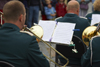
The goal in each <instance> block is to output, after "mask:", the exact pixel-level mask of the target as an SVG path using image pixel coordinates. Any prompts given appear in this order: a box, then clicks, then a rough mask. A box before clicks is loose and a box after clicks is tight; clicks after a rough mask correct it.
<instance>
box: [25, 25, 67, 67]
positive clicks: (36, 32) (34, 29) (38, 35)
mask: <svg viewBox="0 0 100 67" xmlns="http://www.w3.org/2000/svg"><path fill="white" fill-rule="evenodd" d="M24 30H25V31H29V32H30V33H32V34H33V35H34V36H36V38H37V41H38V42H39V40H40V41H42V42H43V43H44V44H46V45H48V46H49V47H50V48H52V49H53V50H54V51H55V52H57V53H58V54H59V55H61V56H62V57H63V58H64V59H66V60H67V63H66V64H65V65H64V66H61V65H59V64H58V63H56V62H54V61H53V60H52V59H50V58H49V57H47V56H46V55H44V54H43V55H44V56H45V57H46V58H47V59H49V60H50V61H52V62H53V63H55V64H56V65H57V66H59V67H65V66H67V65H68V63H69V60H68V59H67V58H66V57H65V56H64V55H62V54H61V53H60V52H58V51H57V50H56V49H55V48H53V47H52V46H50V45H49V44H48V43H47V42H45V41H43V40H42V39H41V37H42V36H43V29H42V27H40V26H39V25H35V26H32V27H31V28H30V29H29V28H28V27H24ZM38 39H39V40H38Z"/></svg>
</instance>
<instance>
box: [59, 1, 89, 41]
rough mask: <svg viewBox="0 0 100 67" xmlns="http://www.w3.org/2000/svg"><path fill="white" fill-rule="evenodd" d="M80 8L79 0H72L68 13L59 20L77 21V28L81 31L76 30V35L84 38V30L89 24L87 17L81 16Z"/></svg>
mask: <svg viewBox="0 0 100 67" xmlns="http://www.w3.org/2000/svg"><path fill="white" fill-rule="evenodd" d="M79 8H80V5H79V3H78V2H77V1H74V0H72V1H70V2H69V3H68V5H67V12H68V13H66V15H65V16H64V17H62V18H60V19H58V20H57V21H58V22H65V23H66V22H69V23H76V26H75V29H80V31H75V32H74V35H76V36H78V37H80V38H81V39H82V32H83V30H84V29H85V28H86V27H88V26H89V23H88V20H87V19H86V18H81V17H79V16H78V15H79Z"/></svg>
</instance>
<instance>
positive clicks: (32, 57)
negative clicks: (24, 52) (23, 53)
mask: <svg viewBox="0 0 100 67" xmlns="http://www.w3.org/2000/svg"><path fill="white" fill-rule="evenodd" d="M28 61H29V63H30V65H31V67H50V66H49V62H48V61H47V59H46V58H45V57H44V56H43V54H42V52H41V51H40V49H39V46H38V43H37V41H36V38H35V37H34V38H33V39H32V42H31V43H30V45H29V51H28Z"/></svg>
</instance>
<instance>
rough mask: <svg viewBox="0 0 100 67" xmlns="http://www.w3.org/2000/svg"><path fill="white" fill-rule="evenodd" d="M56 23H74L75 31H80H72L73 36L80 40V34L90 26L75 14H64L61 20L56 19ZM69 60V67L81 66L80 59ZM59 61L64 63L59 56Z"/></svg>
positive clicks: (85, 20) (84, 19)
mask: <svg viewBox="0 0 100 67" xmlns="http://www.w3.org/2000/svg"><path fill="white" fill-rule="evenodd" d="M57 22H65V23H67V22H69V23H76V26H75V29H80V31H74V35H76V36H78V37H80V38H81V39H82V32H83V30H84V29H85V28H86V27H88V26H90V25H89V23H88V20H87V19H86V18H80V17H79V16H77V15H76V14H70V13H69V14H66V15H65V16H64V17H63V18H60V19H57ZM67 58H68V59H69V65H81V58H80V59H76V58H70V57H67ZM59 59H60V61H61V62H62V63H66V60H65V59H63V58H62V57H61V56H59Z"/></svg>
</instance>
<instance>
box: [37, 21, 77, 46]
mask: <svg viewBox="0 0 100 67" xmlns="http://www.w3.org/2000/svg"><path fill="white" fill-rule="evenodd" d="M38 25H40V26H41V27H42V28H43V31H44V34H43V38H42V39H43V40H44V41H47V42H51V43H56V44H67V45H69V44H70V42H71V40H72V36H73V33H74V31H73V29H74V28H75V25H76V24H74V23H68V22H67V23H66V22H56V21H43V20H40V21H39V24H38Z"/></svg>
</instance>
